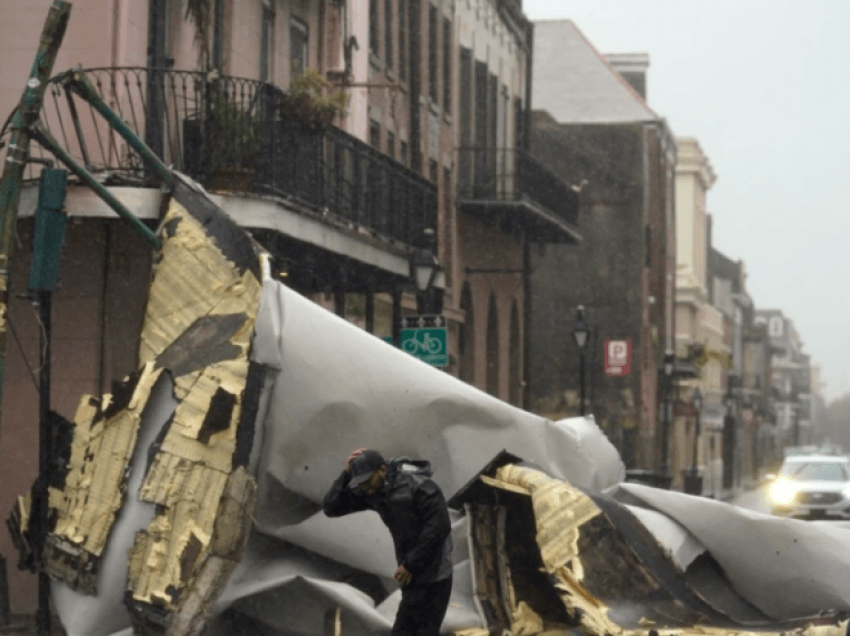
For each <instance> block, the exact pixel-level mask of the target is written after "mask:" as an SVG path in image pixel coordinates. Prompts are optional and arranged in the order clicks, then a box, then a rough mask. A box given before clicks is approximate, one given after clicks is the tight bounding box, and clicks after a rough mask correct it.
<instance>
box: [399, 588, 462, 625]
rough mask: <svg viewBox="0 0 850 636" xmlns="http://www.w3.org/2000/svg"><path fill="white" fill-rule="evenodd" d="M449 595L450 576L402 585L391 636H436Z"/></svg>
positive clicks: (450, 591) (446, 607) (447, 605)
mask: <svg viewBox="0 0 850 636" xmlns="http://www.w3.org/2000/svg"><path fill="white" fill-rule="evenodd" d="M451 595H452V577H449V578H447V579H444V580H442V581H437V582H436V583H429V584H427V585H412V586H410V587H406V588H402V590H401V604H400V605H399V606H398V614H396V617H395V624H394V625H393V632H392V636H437V634H439V633H440V625H442V624H443V618H445V616H446V610H447V609H448V607H449V598H450V597H451Z"/></svg>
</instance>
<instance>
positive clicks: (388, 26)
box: [384, 0, 393, 68]
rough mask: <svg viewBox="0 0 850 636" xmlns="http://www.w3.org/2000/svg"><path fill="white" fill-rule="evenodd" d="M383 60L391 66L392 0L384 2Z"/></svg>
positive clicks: (388, 66)
mask: <svg viewBox="0 0 850 636" xmlns="http://www.w3.org/2000/svg"><path fill="white" fill-rule="evenodd" d="M384 62H386V64H387V68H392V67H393V0H385V2H384Z"/></svg>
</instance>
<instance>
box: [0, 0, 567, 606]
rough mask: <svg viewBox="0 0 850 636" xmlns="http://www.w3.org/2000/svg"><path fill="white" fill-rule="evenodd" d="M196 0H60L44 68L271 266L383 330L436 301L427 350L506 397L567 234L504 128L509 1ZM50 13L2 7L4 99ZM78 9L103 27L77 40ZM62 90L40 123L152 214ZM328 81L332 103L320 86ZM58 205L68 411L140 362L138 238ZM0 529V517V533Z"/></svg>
mask: <svg viewBox="0 0 850 636" xmlns="http://www.w3.org/2000/svg"><path fill="white" fill-rule="evenodd" d="M208 7H209V12H208V14H206V18H205V20H206V21H205V22H201V23H199V22H198V20H197V19H196V20H193V19H191V16H187V14H186V7H185V6H184V3H183V2H179V1H178V0H149V1H148V2H138V3H114V2H109V1H107V0H80V1H79V2H75V3H74V7H73V10H72V14H71V19H70V23H69V27H68V30H67V32H66V34H65V38H64V41H63V44H62V47H61V49H60V52H59V56H58V59H57V61H56V64H55V67H54V70H55V72H57V73H58V72H61V71H63V70H66V69H68V68H70V67H71V66H74V65H76V64H80V65H81V66H82V68H83V69H84V71H83V74H84V75H85V76H86V77H87V78H88V79H89V80H90V81H91V82H92V84H93V85H94V86H95V88H96V90H97V91H98V92H99V94H100V95H101V96H102V97H103V99H104V101H106V102H107V103H108V104H109V105H110V106H111V107H112V108H113V109H114V110H115V111H116V112H118V114H119V116H120V117H121V118H122V120H124V121H125V122H126V123H127V124H128V125H129V126H130V128H131V129H132V130H134V131H135V133H136V134H137V135H138V136H139V137H141V138H142V139H144V141H145V142H146V143H147V145H148V146H149V147H150V148H151V149H152V150H154V152H156V153H157V154H158V155H159V156H160V157H161V158H162V159H163V160H164V161H165V162H166V163H168V164H170V165H172V166H173V167H174V168H175V169H177V170H179V171H180V172H182V173H184V174H186V175H188V176H189V177H191V178H192V179H194V180H195V181H197V182H199V183H200V184H202V185H203V186H204V187H206V188H207V189H208V190H209V191H211V192H212V193H213V199H214V200H215V201H216V203H217V204H218V205H219V206H220V207H221V208H222V209H223V210H224V211H225V212H227V213H228V214H229V215H230V216H231V217H233V218H234V219H235V220H236V221H237V222H238V223H239V224H240V225H242V226H243V227H245V228H247V229H249V230H250V232H251V234H252V235H253V237H254V238H255V239H256V240H257V241H258V242H259V243H261V244H262V245H263V246H264V247H265V248H266V249H267V250H268V251H269V253H270V254H271V255H272V257H273V260H272V265H273V271H274V272H275V273H276V274H277V276H279V277H280V278H281V280H283V281H284V282H286V283H287V284H288V285H289V286H290V287H292V288H293V289H295V290H297V291H299V292H300V293H302V294H304V295H306V296H308V297H310V298H312V299H313V300H315V301H316V302H318V303H320V304H322V305H324V306H325V307H327V308H328V309H330V310H332V311H335V312H336V313H337V314H338V315H340V316H342V317H344V318H346V319H348V320H350V321H352V322H355V323H357V324H359V325H360V326H362V327H363V328H364V329H366V330H368V331H370V332H372V333H374V334H375V335H376V336H380V337H383V338H391V339H395V340H396V341H398V338H399V333H400V327H401V320H402V318H403V316H404V315H406V314H416V313H421V312H422V311H425V312H426V313H430V312H433V313H439V312H441V311H442V313H443V314H444V315H445V316H446V317H447V318H448V321H449V338H448V343H449V365H448V367H447V368H446V371H447V372H449V373H452V374H454V375H458V376H460V377H461V378H462V379H464V380H466V381H468V382H470V383H473V384H475V385H476V386H478V387H479V388H481V389H483V390H486V391H488V392H490V393H491V394H493V395H495V396H497V397H500V398H502V399H504V400H509V401H511V402H512V403H514V404H517V405H521V404H522V403H523V398H524V396H523V387H524V386H525V384H526V383H525V377H526V369H525V363H524V357H525V350H526V349H527V347H526V341H527V338H528V331H527V324H528V320H527V315H528V309H529V307H528V302H527V297H526V295H525V294H524V289H525V287H526V283H527V278H528V274H527V272H528V268H527V263H528V253H529V249H530V245H531V244H532V243H533V242H535V241H536V242H540V241H541V240H542V239H543V238H544V237H549V236H551V235H553V234H554V235H557V236H558V237H560V240H575V234H576V233H575V229H574V224H575V214H576V208H577V201H578V200H577V195H576V194H575V193H573V192H572V190H570V189H569V188H568V187H567V186H566V185H565V184H564V183H563V182H561V181H560V180H559V179H557V178H556V177H554V176H553V175H551V174H550V173H548V172H546V171H545V170H544V169H542V168H541V167H540V166H538V165H537V164H535V163H534V162H533V160H531V159H530V158H527V157H526V156H525V155H523V154H522V153H521V152H520V151H521V149H522V147H523V141H524V139H525V136H524V135H525V131H526V130H527V126H526V125H525V123H524V116H525V113H526V111H527V103H528V97H527V94H528V91H529V74H528V67H529V64H530V56H531V46H530V41H531V40H530V38H531V27H530V24H529V23H528V21H527V20H526V18H525V16H524V15H523V14H522V11H521V9H520V8H519V6H518V4H517V3H516V2H512V1H511V0H455V1H454V2H451V1H449V0H434V1H428V0H371V1H369V0H343V1H340V2H325V1H319V0H250V1H246V2H241V1H240V2H236V1H235V0H210V2H209V5H208ZM45 15H46V8H45V7H44V6H42V5H41V4H39V3H17V4H15V6H13V7H11V8H9V10H7V11H6V12H5V13H4V21H3V23H2V25H0V42H3V44H0V57H2V58H3V60H4V66H3V68H4V75H3V85H2V88H3V90H2V91H0V112H2V113H3V117H4V118H5V115H6V114H8V113H9V112H10V111H11V110H12V109H13V108H15V106H16V105H17V100H18V99H19V96H20V94H21V92H22V91H23V88H24V83H25V81H26V78H27V74H26V73H27V69H29V68H30V67H31V64H32V59H33V56H34V55H35V51H36V48H37V46H38V36H39V33H40V29H41V25H42V24H43V21H44V18H45ZM199 24H201V26H199ZM94 32H96V33H98V34H103V37H99V38H98V39H97V40H96V41H93V40H92V38H91V33H94ZM94 69H97V70H94ZM6 71H8V72H6ZM65 90H66V89H64V88H63V87H61V86H59V85H58V84H54V85H52V86H51V87H50V88H49V89H48V95H52V96H53V97H51V99H48V100H47V101H46V104H45V108H44V112H43V119H44V121H45V124H46V125H47V127H48V128H49V129H50V130H51V131H52V132H53V134H54V136H56V137H57V138H58V139H60V140H61V143H62V145H63V146H64V147H65V148H66V150H68V151H69V152H70V154H71V155H72V156H74V157H75V158H76V159H77V160H78V162H79V163H80V164H81V165H85V166H86V167H87V168H88V169H89V171H90V172H92V173H94V174H95V175H96V176H97V178H98V179H99V180H101V182H102V183H103V184H104V186H105V187H106V188H107V190H108V191H109V192H110V194H112V195H113V196H114V197H116V198H117V199H118V200H119V201H120V202H121V203H122V204H124V205H125V206H126V207H127V208H128V209H129V210H130V211H131V212H132V213H133V214H134V216H136V217H137V218H139V219H141V220H142V222H143V223H144V224H146V225H147V226H148V227H150V228H154V227H156V225H157V223H158V219H159V216H160V206H161V202H162V195H161V192H160V190H159V184H158V183H156V181H155V179H153V177H152V175H151V174H150V172H148V171H147V170H146V169H145V167H144V165H143V164H142V162H141V161H140V158H139V157H138V155H136V154H135V153H134V152H133V151H132V150H131V149H130V148H129V147H128V145H127V144H126V142H124V141H123V140H122V139H121V138H120V136H118V135H117V134H116V133H115V131H114V130H112V129H110V128H109V126H108V125H106V123H105V122H104V121H103V120H102V119H100V118H98V117H96V116H94V113H92V112H91V110H90V109H89V107H88V106H87V105H86V104H84V103H83V102H82V101H81V100H80V99H79V98H76V97H70V96H67V95H66V94H65ZM305 95H306V97H304V96H305ZM293 96H299V97H298V99H293ZM335 96H336V97H335ZM340 96H342V98H344V104H343V105H344V108H337V109H334V108H333V107H332V105H333V104H334V103H336V104H337V105H338V106H339V105H340V102H339V101H337V102H335V101H334V100H335V99H337V98H339V97H340ZM302 98H304V99H306V102H305V101H304V99H302ZM299 100H301V101H299ZM71 104H73V105H74V106H75V108H71ZM329 109H330V110H329ZM72 111H76V112H72ZM6 132H7V133H8V131H6ZM464 144H465V145H464ZM461 148H462V149H463V150H461ZM36 156H45V154H44V153H38V152H36ZM2 157H3V154H2V150H0V159H2ZM40 169H41V167H40V166H38V165H32V166H30V168H29V169H28V173H27V178H28V181H27V182H26V184H25V187H24V190H23V194H22V198H21V205H20V208H19V222H18V239H19V240H18V245H19V247H18V249H17V250H16V253H15V254H14V260H13V263H14V268H13V271H14V276H13V279H12V281H13V282H12V285H13V288H12V297H13V298H14V300H13V301H12V303H11V305H10V307H9V317H10V324H11V326H12V327H13V328H16V329H17V331H16V333H17V335H18V341H19V343H20V345H19V346H18V345H15V346H14V347H10V349H9V351H8V352H7V354H8V356H7V361H6V366H5V369H4V371H5V373H4V387H3V388H4V402H3V413H2V435H0V484H2V485H0V507H2V508H3V509H6V510H8V509H10V508H11V506H12V503H13V501H14V498H15V496H17V495H18V494H20V493H23V492H26V491H27V490H28V489H29V487H30V485H31V484H32V481H33V480H34V478H35V476H36V470H37V461H36V458H37V447H38V443H37V427H35V426H33V422H34V421H36V420H37V414H38V395H37V390H36V388H35V387H34V386H33V382H32V378H31V374H30V373H29V371H28V368H27V367H28V365H29V367H30V368H35V366H37V360H38V352H39V350H40V344H39V329H38V328H37V324H38V323H37V321H35V320H34V319H33V315H32V312H33V309H32V305H31V303H30V302H29V300H28V299H26V298H22V297H18V296H16V294H18V295H20V294H24V293H25V292H26V281H27V278H28V270H29V263H30V260H31V249H30V245H31V241H32V226H33V221H32V216H33V213H34V210H35V207H36V200H37V179H38V176H39V172H40ZM471 183H474V184H476V186H480V187H476V188H474V189H473V188H470V187H469V184H471ZM531 193H533V194H534V196H529V195H530V194H531ZM66 208H67V212H68V214H69V216H70V218H71V221H70V223H69V228H68V232H67V238H66V247H65V252H64V259H63V264H62V268H61V277H62V278H61V281H62V282H61V286H60V288H59V289H58V290H57V291H56V292H55V294H54V300H53V316H54V321H55V327H54V355H53V385H52V392H51V406H52V408H53V409H54V410H55V411H57V412H58V413H59V414H61V415H63V416H64V417H66V418H69V419H71V418H72V417H73V415H74V411H75V408H76V405H77V402H78V400H79V398H80V396H82V395H83V394H86V393H89V394H101V393H104V392H109V391H110V388H111V385H112V383H113V381H115V380H118V379H120V378H122V377H123V376H124V375H126V374H127V373H129V372H130V371H132V370H133V369H135V367H136V356H137V348H138V342H137V339H138V335H137V333H138V328H139V326H140V324H141V321H142V312H143V310H144V309H143V308H144V301H145V298H146V296H147V286H148V282H149V279H150V271H151V261H152V258H153V253H152V251H151V249H150V246H149V245H148V244H147V243H146V242H145V239H144V238H143V237H142V236H141V235H139V234H138V233H135V232H133V231H132V230H131V229H130V227H129V226H128V225H127V224H126V223H125V222H124V221H121V220H119V219H118V218H117V217H116V215H115V213H114V212H113V211H112V210H111V209H110V208H109V207H108V206H106V204H105V203H104V202H103V201H102V200H101V199H99V198H98V197H97V196H95V194H94V193H93V192H92V191H91V190H90V189H88V188H87V187H84V186H82V185H80V184H78V183H76V182H75V180H74V179H72V180H71V183H70V185H69V189H68V195H67V199H66ZM423 254H424V255H425V257H430V258H433V259H436V261H437V263H438V264H439V266H440V270H441V272H440V274H438V275H437V276H436V278H435V279H434V280H433V286H432V288H431V289H430V290H429V291H427V292H425V293H420V294H417V293H416V288H415V285H414V281H413V278H412V264H413V261H414V260H416V259H418V258H419V257H420V256H422V255H423ZM10 342H11V341H10ZM11 552H12V548H11V545H10V544H9V538H8V536H7V535H6V534H5V533H0V555H5V554H9V553H11ZM9 574H10V577H11V581H12V585H11V597H12V598H11V601H12V607H13V610H14V611H30V610H31V609H32V607H33V605H34V599H35V580H34V577H30V576H27V575H22V574H19V573H17V572H14V571H10V573H9Z"/></svg>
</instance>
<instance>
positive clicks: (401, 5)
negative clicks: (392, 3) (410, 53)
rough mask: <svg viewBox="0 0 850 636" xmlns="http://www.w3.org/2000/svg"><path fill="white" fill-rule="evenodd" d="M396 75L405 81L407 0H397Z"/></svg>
mask: <svg viewBox="0 0 850 636" xmlns="http://www.w3.org/2000/svg"><path fill="white" fill-rule="evenodd" d="M398 77H399V79H400V80H401V81H403V82H406V81H407V0H398Z"/></svg>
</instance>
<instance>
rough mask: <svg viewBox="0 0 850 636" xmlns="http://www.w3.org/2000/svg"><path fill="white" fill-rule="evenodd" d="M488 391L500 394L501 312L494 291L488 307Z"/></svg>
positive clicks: (492, 393)
mask: <svg viewBox="0 0 850 636" xmlns="http://www.w3.org/2000/svg"><path fill="white" fill-rule="evenodd" d="M487 393H489V394H490V395H494V396H496V397H498V396H499V314H498V311H497V309H496V295H495V294H494V293H493V292H490V306H489V307H488V308H487Z"/></svg>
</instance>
